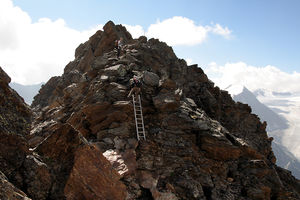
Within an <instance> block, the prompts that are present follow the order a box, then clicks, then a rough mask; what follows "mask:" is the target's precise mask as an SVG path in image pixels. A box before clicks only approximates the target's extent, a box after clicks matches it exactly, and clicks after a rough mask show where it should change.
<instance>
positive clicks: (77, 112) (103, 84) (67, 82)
mask: <svg viewBox="0 0 300 200" xmlns="http://www.w3.org/2000/svg"><path fill="white" fill-rule="evenodd" d="M120 36H123V37H124V39H125V45H124V52H123V54H122V56H121V57H120V58H119V59H116V55H115V52H114V51H113V41H114V40H115V39H116V38H118V37H120ZM134 75H135V76H138V77H143V78H141V80H142V81H143V84H142V92H141V97H142V98H141V100H142V105H143V112H144V123H145V130H146V138H147V140H146V141H139V142H138V143H137V142H136V139H135V138H136V130H135V121H134V115H133V107H132V103H131V102H130V101H131V99H130V98H129V99H128V98H127V94H128V92H129V90H130V83H131V82H130V80H131V79H132V77H133V76H134ZM33 107H34V110H35V111H36V113H37V116H38V117H37V118H36V121H35V123H34V124H35V126H37V127H40V128H41V129H40V130H36V131H33V132H32V133H33V135H35V136H39V137H42V138H43V139H44V141H43V142H42V143H41V144H40V145H39V146H38V147H37V148H36V151H37V152H39V154H41V157H42V158H43V159H44V162H45V163H46V164H47V166H48V167H50V169H51V171H52V174H51V175H52V180H53V183H52V187H51V190H50V194H49V196H50V197H51V198H52V199H60V198H65V194H66V195H68V198H77V197H78V198H81V199H87V198H89V199H93V198H96V199H97V198H98V197H99V198H100V196H101V195H107V193H105V192H104V193H101V192H100V191H98V190H97V188H96V186H97V187H99V188H106V189H107V190H108V191H113V192H112V193H114V195H116V197H115V198H123V197H125V196H123V195H124V194H125V193H126V198H127V199H189V200H190V199H191V200H192V199H241V200H246V199H249V198H252V199H253V198H254V199H255V198H260V199H270V198H271V199H280V198H281V199H284V198H286V199H288V198H291V199H293V198H294V199H297V198H298V199H299V198H300V196H299V192H298V191H299V190H297V187H298V186H297V184H298V185H299V183H298V182H297V181H295V180H293V179H292V176H291V175H290V174H288V173H285V172H282V171H280V170H279V169H278V168H276V166H275V164H274V155H273V152H272V149H271V140H270V139H268V137H267V134H266V131H265V124H263V123H261V122H260V120H259V118H258V117H257V116H255V115H253V114H251V108H250V107H249V106H247V105H244V104H240V103H235V102H234V101H233V100H232V98H231V97H230V95H229V94H228V92H226V91H222V90H220V89H219V88H218V87H215V86H214V83H212V82H211V81H210V80H209V79H208V77H207V76H206V75H205V74H204V72H203V70H202V69H201V68H199V67H198V66H196V65H193V66H187V64H186V62H185V61H184V60H182V59H178V58H177V57H176V55H175V54H174V52H173V50H172V48H171V47H169V46H167V45H166V44H165V43H163V42H159V41H158V40H156V39H150V40H147V38H144V37H143V38H140V39H138V40H132V39H131V36H127V32H126V31H125V28H124V27H122V26H118V25H114V24H113V23H112V22H108V24H106V25H105V27H104V31H98V32H97V33H96V34H95V35H93V36H92V37H91V38H90V39H89V41H87V42H86V43H84V44H82V45H80V46H79V47H78V48H77V49H76V53H75V60H74V61H72V62H70V63H69V64H68V65H67V66H66V68H65V70H64V74H63V75H62V76H60V77H56V78H53V80H50V81H49V82H48V83H46V84H45V86H44V87H43V88H42V89H41V91H40V93H39V95H38V96H37V97H36V98H35V101H34V103H33ZM42 124H43V125H42ZM91 144H94V145H97V147H99V150H95V152H99V156H96V155H94V151H92V149H91V148H92V146H93V145H92V146H91ZM100 152H102V153H104V155H105V157H106V158H107V159H108V160H109V161H110V164H109V163H108V162H106V163H107V164H105V166H106V167H107V168H109V167H111V169H115V170H116V171H118V172H119V174H121V175H122V178H121V179H120V180H119V178H117V177H118V176H115V175H114V172H110V173H113V174H112V176H113V177H115V178H114V181H113V183H112V182H108V183H111V184H116V185H118V184H120V181H121V182H122V183H123V184H124V185H125V187H126V188H124V186H120V187H121V190H120V193H117V192H114V185H110V184H108V185H105V184H104V182H103V181H102V180H106V176H105V175H103V174H102V173H99V174H95V171H97V169H99V166H98V165H97V163H102V162H104V163H105V161H103V156H102V155H101V153H100ZM84 155H88V156H84ZM98 157H99V158H98ZM97 158H98V159H97ZM87 164H89V165H87ZM106 167H104V168H105V169H107V168H106ZM84 169H87V171H84ZM105 169H103V170H104V171H105ZM88 171H89V172H88ZM93 174H95V175H94V176H95V177H96V178H98V179H99V180H101V181H100V183H94V178H93V177H92V175H93ZM108 174H109V173H108ZM289 181H292V185H291V184H290V183H289ZM94 184H95V187H94ZM79 190H80V191H81V194H79ZM90 191H92V192H90ZM89 192H90V193H89ZM93 195H94V196H93ZM102 197H104V196H102Z"/></svg>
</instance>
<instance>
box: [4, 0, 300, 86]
mask: <svg viewBox="0 0 300 200" xmlns="http://www.w3.org/2000/svg"><path fill="white" fill-rule="evenodd" d="M1 1H7V2H11V3H12V4H13V8H16V7H18V8H19V9H20V10H21V11H22V12H23V14H24V13H25V15H26V17H25V18H28V19H29V22H26V23H28V27H31V28H32V27H37V26H39V27H45V26H46V25H49V27H50V26H51V27H52V28H49V30H50V32H51V30H53V28H57V27H58V28H57V29H59V30H61V31H62V35H64V34H65V32H68V33H70V34H73V33H74V38H76V39H74V41H75V40H76V42H77V43H76V45H75V44H74V45H73V44H72V45H73V46H72V45H71V43H72V42H71V41H68V42H69V43H70V45H69V47H68V48H66V49H65V50H64V52H65V51H70V52H71V53H69V54H68V55H67V56H66V58H67V59H65V60H64V59H63V58H61V57H59V56H58V55H53V58H57V63H52V62H53V59H52V60H51V62H47V61H43V60H39V61H38V62H36V63H38V64H40V66H44V68H45V66H52V65H53V66H54V65H57V67H56V69H58V68H59V70H60V71H59V70H57V73H58V74H59V73H61V72H62V69H63V67H64V66H65V65H66V64H67V60H69V61H70V60H72V57H71V55H72V56H73V54H74V50H75V48H76V46H78V43H79V42H78V41H81V42H84V41H82V40H79V35H81V36H80V38H81V39H82V38H85V39H87V38H88V36H87V35H88V34H89V36H91V35H92V33H93V31H95V30H96V29H97V28H98V29H99V28H101V27H100V26H103V25H104V24H105V23H106V22H107V21H108V20H112V21H114V22H115V23H116V24H125V25H129V26H133V27H134V26H135V27H137V28H139V29H138V30H139V31H141V30H143V31H144V32H145V33H146V35H147V36H148V35H149V36H156V37H158V38H159V39H161V40H163V38H164V37H163V36H161V35H163V34H166V35H169V36H170V37H174V38H175V39H174V41H175V40H177V38H179V39H178V40H181V39H182V43H180V44H176V43H172V41H166V42H168V44H169V45H172V47H173V49H174V51H175V53H176V54H177V56H178V57H180V58H184V59H187V61H188V62H189V63H197V64H199V66H200V67H202V68H203V69H204V70H205V71H207V73H208V74H209V75H211V78H212V79H213V80H215V82H217V83H219V84H221V82H222V81H220V79H221V78H223V79H224V78H225V76H224V73H228V70H227V69H229V68H230V67H231V66H236V65H235V64H236V63H240V64H242V65H238V66H237V67H238V68H239V69H242V68H243V66H244V65H246V66H247V69H252V68H251V67H253V69H254V70H256V71H257V73H260V71H259V70H260V69H265V68H266V67H268V66H271V68H270V67H269V68H268V69H274V68H275V69H276V70H279V72H280V73H284V75H285V76H286V78H287V79H290V77H291V76H293V74H294V73H296V75H297V78H298V75H299V80H300V74H298V72H299V71H300V70H299V67H300V59H298V57H299V55H300V39H299V35H300V20H299V19H300V16H299V15H300V14H299V9H300V1H297V0H285V1H284V0H251V1H250V0H249V1H241V0H218V1H217V0H185V1H184V0H163V1H161V0H160V1H158V0H151V1H150V0H144V1H137V0H128V1H125V0H115V1H102V0H85V1H82V0H60V1H58V0H1ZM112 2H113V3H112ZM2 7H3V6H2ZM10 7H11V6H10ZM16 13H17V12H16ZM0 15H1V14H0ZM0 17H1V16H0ZM176 17H177V18H176ZM10 18H11V16H10ZM23 18H24V17H20V20H23ZM43 18H44V19H47V20H48V21H47V20H41V19H43ZM17 19H18V18H16V20H15V21H14V22H15V23H16V24H18V22H17ZM27 21H28V20H27ZM178 21H180V22H182V23H178V25H177V24H176V22H178ZM167 22H169V23H167ZM187 24H189V27H190V28H191V31H194V30H195V33H193V34H192V33H191V35H188V33H187V32H184V31H183V33H182V34H181V35H180V33H178V31H173V32H172V31H169V32H168V30H165V29H164V28H161V27H162V26H166V25H168V26H177V28H180V27H181V26H182V27H184V25H187ZM29 25H30V26H29ZM154 25H156V26H154ZM158 25H162V26H158ZM151 26H152V29H151V31H150V27H151ZM16 27H17V25H16ZM96 27H97V28H96ZM217 27H219V32H218V31H217V30H216V28H217ZM0 28H1V24H0ZM4 28H5V26H4ZM200 29H201V30H200ZM33 30H36V29H34V28H33ZM170 30H173V29H172V28H171V29H170ZM174 30H177V29H176V27H174ZM201 31H202V32H201ZM203 31H204V33H203ZM48 32H49V31H48ZM179 32H180V31H179ZM43 33H44V32H43ZM59 33H60V32H59ZM150 33H151V34H150ZM201 33H203V34H204V36H200V35H199V38H198V39H199V40H197V34H201ZM0 34H1V31H0ZM28 34H29V35H30V33H28ZM47 34H49V33H45V37H47V38H49V40H51V39H53V40H54V39H55V38H52V36H51V34H50V35H47ZM54 34H55V33H54ZM10 35H11V34H10ZM31 35H32V34H31ZM65 35H67V34H65ZM75 35H76V37H75ZM82 35H85V37H83V36H82ZM77 36H78V37H77ZM11 37H12V36H11ZM184 37H186V38H187V37H193V39H194V40H191V41H186V40H185V39H184ZM201 37H202V38H201ZM56 40H59V41H60V42H61V43H60V44H59V45H60V46H61V45H64V43H63V41H65V39H63V38H60V39H56ZM41 41H42V40H41ZM185 42H186V43H185ZM193 42H194V43H193ZM0 45H1V41H0ZM37 46H38V45H37ZM71 47H72V49H73V50H71ZM38 48H42V47H40V46H38ZM45 48H47V49H51V47H45ZM45 51H46V50H45ZM6 53H7V51H6V52H5V53H4V54H3V55H5V54H6ZM37 53H38V52H37V51H35V52H34V53H32V54H37ZM20 54H21V55H22V53H20ZM15 55H17V54H15ZM27 57H28V56H27ZM39 57H43V55H41V56H39ZM58 57H59V58H58ZM5 59H6V58H5ZM24 59H26V58H24ZM45 59H47V57H45ZM0 61H1V51H0ZM59 62H60V64H59ZM9 64H10V61H9V60H8V61H6V62H4V63H1V62H0V65H1V66H3V65H6V66H7V65H9ZM29 64H31V66H33V63H30V62H29V61H28V65H29ZM17 65H18V64H17V63H15V64H14V66H15V67H10V68H9V71H10V73H12V74H13V75H12V76H13V77H16V78H15V80H17V82H20V83H24V84H30V83H34V82H38V81H39V80H40V79H36V80H33V79H31V81H30V80H29V79H25V78H22V76H23V74H21V73H19V74H17V73H16V72H15V71H13V69H17ZM58 65H59V67H58ZM240 66H241V67H240ZM272 67H274V68H272ZM37 68H38V67H36V68H32V70H33V71H36V73H38V74H42V73H43V72H41V71H39V70H38V69H37ZM47 69H48V68H47ZM276 70H275V71H276ZM44 71H45V70H44ZM46 71H47V70H46ZM273 72H274V70H273ZM27 75H28V74H27ZM50 75H56V74H55V73H54V72H50V71H49V76H50ZM278 75H279V73H278ZM281 75H282V74H281ZM41 76H42V75H41ZM228 76H229V75H226V77H228ZM234 76H235V77H239V74H234ZM274 76H275V75H274ZM43 77H44V76H43ZM214 77H216V79H215V78H214ZM235 77H233V76H231V77H229V78H230V79H234V81H235V82H239V81H240V80H237V79H236V78H235ZM218 78H219V79H218ZM44 79H46V78H44ZM274 80H276V78H274ZM45 81H47V80H45ZM218 81H219V82H218ZM262 81H263V80H262ZM297 81H298V79H297ZM223 82H224V81H223ZM227 82H230V80H228V81H227ZM226 84H227V83H226ZM249 87H250V89H251V87H252V88H253V89H254V86H249ZM255 87H257V86H255ZM273 88H276V87H275V86H273ZM299 90H300V89H299Z"/></svg>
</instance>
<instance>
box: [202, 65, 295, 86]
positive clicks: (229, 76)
mask: <svg viewBox="0 0 300 200" xmlns="http://www.w3.org/2000/svg"><path fill="white" fill-rule="evenodd" d="M204 70H205V72H206V73H207V75H208V77H209V78H210V79H211V80H212V81H213V82H215V83H216V85H217V86H219V87H220V88H222V89H224V88H226V87H227V86H229V85H230V84H235V85H244V86H246V87H247V88H248V89H250V90H251V91H255V90H257V89H261V88H263V89H268V90H270V91H276V92H300V88H299V82H300V73H297V72H293V73H286V72H283V71H281V70H280V69H279V68H277V67H275V66H271V65H267V66H264V67H257V66H251V65H248V64H246V63H244V62H237V63H226V64H225V65H223V66H221V65H218V64H217V63H210V64H209V65H208V67H207V68H206V69H204Z"/></svg>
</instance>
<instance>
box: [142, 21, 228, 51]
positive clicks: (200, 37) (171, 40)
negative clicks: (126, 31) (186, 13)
mask: <svg viewBox="0 0 300 200" xmlns="http://www.w3.org/2000/svg"><path fill="white" fill-rule="evenodd" d="M210 33H213V34H217V35H221V36H223V37H225V38H229V36H230V34H231V30H229V29H228V28H227V27H225V28H223V27H222V26H221V25H220V24H216V25H214V26H202V25H196V24H195V22H194V21H193V20H191V19H188V18H186V17H181V16H175V17H172V18H169V19H166V20H163V21H162V22H161V21H158V22H157V23H156V24H151V25H150V27H149V28H148V31H147V33H146V35H147V37H154V38H158V39H160V40H161V41H164V42H166V43H167V44H168V45H172V46H175V45H189V46H192V45H197V44H201V43H203V42H204V41H205V39H206V38H207V36H208V34H210Z"/></svg>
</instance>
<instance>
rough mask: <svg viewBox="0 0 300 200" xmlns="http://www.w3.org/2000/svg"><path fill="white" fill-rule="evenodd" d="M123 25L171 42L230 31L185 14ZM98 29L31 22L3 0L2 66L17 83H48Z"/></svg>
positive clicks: (138, 33) (0, 16)
mask: <svg viewBox="0 0 300 200" xmlns="http://www.w3.org/2000/svg"><path fill="white" fill-rule="evenodd" d="M124 26H125V27H126V28H127V29H128V31H129V32H130V33H131V34H132V36H133V38H138V37H139V36H141V35H146V36H147V37H148V38H151V37H155V38H158V39H160V40H162V41H165V42H167V43H168V44H169V45H196V44H200V43H202V42H203V41H204V40H205V39H206V38H207V36H208V34H218V35H222V36H224V37H227V36H228V35H230V33H231V31H230V30H229V29H228V28H227V27H226V28H223V27H222V26H221V25H219V24H215V25H211V26H201V25H196V24H195V22H194V21H192V20H191V19H188V18H185V17H173V18H169V19H166V20H163V21H161V22H160V21H158V22H157V23H156V24H151V25H150V26H149V28H148V30H147V31H145V30H144V28H143V27H142V26H140V25H134V26H132V25H124ZM99 29H102V26H101V25H99V26H97V27H93V28H90V29H89V30H86V31H77V30H75V29H72V28H69V27H68V26H67V25H66V22H65V21H64V20H63V19H57V20H55V21H53V20H51V19H48V18H41V19H39V20H38V21H37V22H32V20H31V18H30V16H29V15H28V14H27V13H26V12H24V11H22V10H21V9H20V8H19V7H16V6H14V5H13V3H12V0H0V66H1V67H2V68H3V69H4V70H5V71H6V72H7V73H8V74H9V76H10V77H11V78H12V81H14V82H18V83H21V84H34V83H39V82H46V81H47V80H48V79H49V78H51V77H52V76H57V75H61V74H62V72H63V69H64V67H65V65H66V64H67V63H68V62H69V61H71V60H73V59H74V51H75V49H76V47H77V46H78V45H79V44H80V43H82V42H85V41H86V40H88V38H89V37H90V36H91V35H92V34H94V33H95V32H96V31H97V30H99ZM187 61H188V62H191V61H189V60H187Z"/></svg>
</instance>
